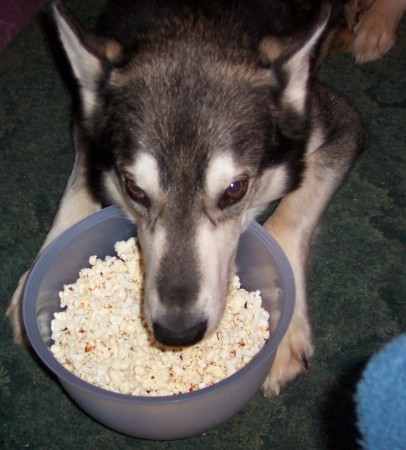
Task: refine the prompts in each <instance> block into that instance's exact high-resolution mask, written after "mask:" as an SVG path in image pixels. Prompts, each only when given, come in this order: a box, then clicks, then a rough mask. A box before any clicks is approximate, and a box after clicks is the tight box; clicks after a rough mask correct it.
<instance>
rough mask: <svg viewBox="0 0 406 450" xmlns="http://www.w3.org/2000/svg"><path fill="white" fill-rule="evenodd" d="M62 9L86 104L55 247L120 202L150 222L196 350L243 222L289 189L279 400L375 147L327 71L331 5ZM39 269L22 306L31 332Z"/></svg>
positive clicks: (165, 337) (171, 325) (173, 310)
mask: <svg viewBox="0 0 406 450" xmlns="http://www.w3.org/2000/svg"><path fill="white" fill-rule="evenodd" d="M305 4H306V5H305ZM318 4H319V2H318V1H316V2H313V5H318ZM309 5H310V6H309ZM305 6H306V7H305ZM54 9H55V17H56V22H57V25H58V29H59V34H60V38H61V41H62V43H63V46H64V48H65V51H66V54H67V56H68V59H69V61H70V64H71V67H72V70H73V74H74V76H75V78H76V79H77V81H78V85H79V91H80V101H81V112H80V113H79V116H78V119H77V120H76V124H75V127H74V141H75V146H76V152H77V153H76V160H75V164H74V168H73V171H72V175H71V177H70V179H69V182H68V185H67V188H66V190H65V193H64V195H63V198H62V200H61V203H60V207H59V210H58V213H57V216H56V218H55V221H54V223H53V226H52V229H51V231H50V233H49V235H48V237H47V239H46V241H45V243H44V245H43V248H45V247H46V246H47V245H48V244H49V243H50V242H51V241H52V240H53V239H55V237H56V236H58V235H59V234H60V233H61V232H62V231H64V230H65V229H67V228H68V227H70V226H71V225H73V224H74V223H75V222H77V221H78V220H80V219H82V218H84V217H86V216H88V215H89V214H91V213H93V212H95V211H97V210H99V209H100V208H102V206H103V205H105V204H109V203H113V204H117V205H119V206H120V207H121V208H122V209H123V210H124V211H125V212H126V214H127V216H128V217H129V218H130V220H132V221H134V222H135V223H136V224H137V226H138V231H139V238H140V243H141V247H142V249H143V253H144V257H145V263H146V270H147V280H146V298H145V303H146V315H147V318H148V321H149V324H150V326H151V328H152V330H153V331H154V333H155V336H156V337H157V339H158V340H160V341H162V342H164V343H167V344H170V345H187V344H193V343H194V342H197V341H198V340H200V339H202V338H203V337H204V336H205V335H207V334H208V333H210V332H211V331H212V330H213V329H214V327H215V326H216V324H217V323H218V321H219V319H220V317H221V315H222V312H223V308H224V302H225V297H226V292H227V289H228V284H229V281H230V277H231V276H232V274H233V271H234V257H235V253H236V248H237V245H238V241H239V237H240V234H241V232H242V231H243V230H244V228H245V227H246V226H247V224H248V223H249V222H250V221H251V220H253V219H254V218H255V217H256V216H257V215H258V214H259V213H260V212H261V211H263V210H264V209H265V208H266V207H267V205H268V204H269V203H270V202H272V201H274V200H278V199H281V200H280V202H279V204H278V206H277V208H276V210H275V211H274V213H273V215H272V216H271V217H270V218H269V220H268V221H267V222H266V223H265V227H266V228H267V230H268V231H269V232H270V233H272V234H273V235H274V237H275V238H276V239H277V240H278V241H279V243H280V244H281V245H282V247H283V249H284V250H285V252H286V254H287V256H288V258H289V260H290V263H291V265H292V268H293V271H294V276H295V281H296V287H297V294H296V305H295V310H294V315H293V319H292V323H291V325H290V327H289V330H288V332H287V334H286V336H285V338H284V340H283V342H282V343H281V345H280V348H279V349H278V352H277V355H276V358H275V361H274V364H273V368H272V371H271V373H270V374H269V376H268V378H267V380H266V382H265V384H264V393H265V395H271V394H278V393H279V392H280V390H281V388H282V387H284V386H285V384H286V383H287V382H288V381H289V380H291V379H293V378H294V377H295V376H296V375H297V374H298V373H300V372H302V371H303V370H305V368H307V364H308V363H307V361H308V359H309V358H310V357H311V356H312V354H313V344H312V337H311V329H310V326H309V322H308V317H307V308H306V283H305V269H306V261H307V259H308V253H309V247H310V243H311V239H312V235H313V232H314V230H315V227H316V226H317V224H318V221H319V218H320V216H321V215H322V213H323V211H324V210H325V208H326V206H327V205H328V203H329V201H330V199H331V197H332V196H333V194H334V193H335V192H336V190H337V189H338V188H339V187H340V185H341V184H342V182H343V181H344V179H345V177H346V175H347V173H348V171H349V170H350V168H351V166H352V164H353V161H354V160H355V158H356V156H357V154H358V153H359V150H360V147H361V145H362V141H363V128H362V124H361V120H360V118H359V116H358V114H357V113H356V112H355V111H354V109H353V108H352V107H351V106H350V105H349V104H348V103H347V102H346V101H345V100H343V99H342V98H340V97H339V96H338V95H337V94H336V93H334V92H333V91H332V90H330V89H328V88H327V87H325V86H324V85H322V84H320V83H318V82H317V81H315V80H314V77H313V75H312V73H313V70H312V67H313V62H314V60H315V53H316V51H317V49H318V48H319V46H320V42H321V41H322V40H323V38H324V36H325V34H326V32H327V27H328V21H329V11H330V7H329V5H328V4H327V3H323V4H322V5H321V7H319V6H318V7H313V6H312V2H302V1H292V2H289V1H286V0H268V1H265V0H258V1H256V2H253V1H252V0H205V1H200V2H196V1H193V0H192V1H186V0H171V1H163V0H132V1H125V0H121V1H117V0H116V1H113V2H111V4H110V7H109V8H108V10H107V13H106V14H105V15H104V16H102V19H101V22H100V24H101V25H100V27H99V30H102V31H103V33H100V32H96V33H94V32H89V31H85V30H84V29H83V28H82V27H81V26H79V25H78V24H77V22H76V21H75V20H74V19H73V18H72V17H71V16H70V15H69V14H68V13H67V11H66V10H65V9H64V8H63V7H62V5H61V4H59V3H56V4H55V8H54ZM26 277H27V274H26V275H24V276H23V277H22V279H21V281H20V284H19V286H18V288H17V290H16V292H15V294H14V296H13V298H12V301H11V304H10V307H9V314H10V315H11V316H12V317H13V326H14V335H15V338H16V340H18V339H19V338H20V337H21V333H22V329H21V325H20V320H19V313H18V310H19V304H20V298H21V294H22V291H23V288H24V283H25V280H26ZM246 326H250V325H249V324H246Z"/></svg>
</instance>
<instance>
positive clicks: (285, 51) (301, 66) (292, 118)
mask: <svg viewBox="0 0 406 450" xmlns="http://www.w3.org/2000/svg"><path fill="white" fill-rule="evenodd" d="M329 16H330V7H329V5H328V4H326V3H324V4H323V5H322V6H321V8H320V10H319V13H318V14H317V17H316V18H315V19H314V20H313V23H312V25H310V27H309V29H308V30H307V31H306V32H305V33H303V34H301V35H300V36H299V37H297V36H296V37H295V38H292V37H290V38H286V39H284V38H279V37H273V36H272V37H271V36H269V37H266V38H264V39H263V41H262V42H261V44H260V52H261V57H262V59H263V61H264V62H265V64H266V65H267V66H268V67H269V68H270V69H271V70H272V71H273V75H274V76H273V78H274V86H275V88H274V89H275V90H274V92H273V93H274V99H275V101H276V103H277V109H278V114H279V115H280V117H279V128H280V130H281V132H282V134H284V135H286V136H287V137H290V138H293V139H299V138H301V137H303V136H304V133H305V131H306V128H307V118H308V117H307V116H308V91H309V80H310V76H311V65H312V59H313V53H314V50H315V48H316V47H317V44H318V43H319V40H320V37H321V36H322V35H323V33H324V31H325V29H326V25H327V23H328V20H329Z"/></svg>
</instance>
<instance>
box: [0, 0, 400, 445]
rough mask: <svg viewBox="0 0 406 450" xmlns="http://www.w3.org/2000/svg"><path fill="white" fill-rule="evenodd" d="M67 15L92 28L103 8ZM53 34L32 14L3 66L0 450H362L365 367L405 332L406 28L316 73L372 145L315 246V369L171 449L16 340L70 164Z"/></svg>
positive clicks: (84, 6) (67, 96) (66, 99)
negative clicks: (72, 386)
mask: <svg viewBox="0 0 406 450" xmlns="http://www.w3.org/2000/svg"><path fill="white" fill-rule="evenodd" d="M66 4H68V5H69V6H70V7H71V9H72V11H73V12H74V13H75V14H76V15H77V16H78V17H80V18H82V19H84V20H86V21H87V23H88V22H89V21H91V20H93V18H94V16H95V15H96V13H97V11H98V6H99V5H100V4H101V1H100V0H97V1H92V2H82V1H81V0H69V1H66ZM44 11H49V6H47V7H45V9H44ZM48 22H49V19H44V15H43V14H40V15H39V16H37V18H36V20H35V21H34V22H33V23H32V24H31V25H30V26H29V27H28V28H27V29H25V30H24V31H23V32H22V33H20V34H19V36H18V37H17V38H16V39H15V41H14V42H12V43H11V44H10V46H9V48H8V49H7V50H6V51H5V52H4V53H3V54H1V55H0V200H1V201H0V274H1V283H0V299H1V303H0V313H1V314H0V322H1V326H0V340H1V344H0V448H2V449H24V448H30V449H84V448H86V449H110V448H111V449H127V448H134V449H145V450H147V449H185V450H187V449H194V450H196V449H197V450H199V449H255V450H256V449H258V450H259V449H281V450H290V449H292V450H298V449H301V450H302V449H309V450H310V449H312V450H313V449H339V450H343V449H355V448H358V446H357V439H358V435H357V430H356V418H355V409H354V403H353V393H354V387H355V384H356V383H357V381H358V380H359V378H360V374H361V372H362V370H363V368H364V367H365V364H366V362H367V361H368V359H369V358H370V356H371V355H372V354H373V353H374V352H376V351H377V350H378V349H380V348H381V347H382V346H383V344H384V343H386V342H388V341H390V340H391V339H393V338H394V337H395V336H397V335H398V334H400V333H401V332H404V331H405V330H406V302H405V298H404V297H405V292H406V281H405V276H404V267H405V254H406V252H405V231H406V223H405V187H406V156H405V142H406V84H405V74H406V21H405V20H403V22H402V23H401V26H400V29H399V32H398V41H397V44H396V46H395V48H394V49H393V50H392V51H391V52H390V53H389V54H387V55H386V56H385V57H384V58H383V59H382V60H380V61H377V62H373V63H368V64H366V65H363V66H360V67H357V66H354V65H353V63H352V60H351V57H350V56H349V55H339V56H337V57H330V58H329V59H328V60H327V61H326V62H325V64H324V65H323V67H322V69H321V73H320V77H321V78H322V79H323V80H324V81H326V82H327V83H328V84H329V85H331V86H333V87H335V88H336V89H337V90H338V91H339V92H341V93H342V94H343V95H344V96H346V97H347V98H349V99H350V100H351V101H352V102H353V103H354V104H355V105H356V107H357V108H358V109H359V111H360V112H361V114H362V116H363V118H364V121H365V124H366V128H367V131H368V136H369V137H368V144H367V146H366V150H365V152H364V153H363V154H362V156H361V157H360V159H359V160H358V161H357V163H356V165H355V167H354V170H353V171H352V173H351V174H350V176H349V178H348V181H347V183H346V184H345V185H344V187H343V188H342V189H341V190H340V192H339V193H338V194H337V195H336V196H335V198H334V199H333V201H332V203H331V205H330V207H329V208H328V211H327V213H326V214H325V216H324V218H323V222H322V224H321V227H320V230H319V231H318V233H317V236H316V237H315V243H314V250H313V256H312V260H311V265H310V269H309V308H310V315H311V318H312V322H313V326H314V338H315V344H316V355H315V357H314V359H313V360H312V362H311V367H310V370H309V371H308V373H307V374H306V375H304V376H301V377H300V378H298V379H297V380H296V381H294V382H293V383H292V384H290V385H289V386H288V388H287V390H286V391H285V392H284V393H283V394H282V395H280V396H279V397H277V398H272V399H265V398H263V397H262V395H261V394H260V393H258V394H257V395H256V396H255V397H254V398H253V399H252V401H251V402H250V403H249V404H248V405H247V406H246V407H245V408H244V409H243V410H242V411H241V412H240V413H239V414H237V415H236V416H235V417H233V418H232V419H231V420H229V421H228V422H227V423H225V424H223V425H221V426H219V427H218V428H216V429H214V430H211V431H209V432H208V433H206V434H205V435H202V436H197V437H194V438H190V439H186V440H180V441H171V442H158V441H144V440H139V439H136V438H132V437H128V436H124V435H121V434H119V433H116V432H114V431H111V430H109V429H107V428H105V427H103V426H102V425H100V424H98V423H96V422H95V421H93V420H92V419H91V418H89V417H88V416H87V415H86V414H85V413H83V412H82V411H81V410H80V409H79V408H78V407H77V406H76V405H75V404H74V403H73V402H72V401H71V400H70V398H69V397H68V396H67V394H66V393H65V391H64V390H63V389H62V388H61V386H60V385H59V384H58V382H57V381H56V380H55V379H54V378H53V377H52V376H51V375H50V374H49V373H48V372H47V371H46V370H44V368H43V367H42V366H41V364H40V363H39V362H38V361H37V359H36V358H35V357H34V356H33V355H32V354H31V352H30V351H29V350H27V349H26V348H24V347H22V346H19V345H14V344H13V342H12V339H11V334H10V327H9V322H8V319H7V318H6V317H5V311H6V308H7V305H8V301H9V298H10V296H11V294H12V292H13V291H14V289H15V286H16V283H17V281H18V279H19V276H20V275H21V274H22V273H23V272H24V271H25V270H26V269H27V268H28V267H29V265H30V263H31V262H32V261H33V259H34V258H35V256H36V253H37V251H38V249H39V247H40V245H41V243H42V241H43V239H44V237H45V235H46V233H47V230H48V229H49V227H50V225H51V222H52V218H53V215H54V213H55V211H56V208H57V205H58V201H59V198H60V195H61V193H62V191H63V188H64V185H65V183H66V181H67V178H68V176H69V172H70V168H71V165H72V162H73V152H72V144H71V137H70V118H71V110H72V97H71V92H70V89H69V83H68V82H67V81H66V79H67V69H66V66H64V65H63V64H62V63H61V62H60V58H59V59H58V58H57V57H56V55H57V54H58V51H60V50H58V46H57V44H56V42H55V39H53V38H49V37H48V34H47V33H46V31H45V29H46V28H48V27H49V23H48Z"/></svg>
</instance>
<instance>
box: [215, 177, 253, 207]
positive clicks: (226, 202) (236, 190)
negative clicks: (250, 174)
mask: <svg viewBox="0 0 406 450" xmlns="http://www.w3.org/2000/svg"><path fill="white" fill-rule="evenodd" d="M247 189H248V180H238V181H233V182H232V183H231V184H230V185H229V186H228V188H227V189H226V190H225V191H224V194H223V196H222V197H221V199H220V201H219V208H220V209H225V208H227V207H228V206H231V205H234V203H237V202H239V201H240V200H241V199H242V198H243V197H244V195H245V194H246V193H247Z"/></svg>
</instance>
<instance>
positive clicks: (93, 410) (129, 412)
mask: <svg viewBox="0 0 406 450" xmlns="http://www.w3.org/2000/svg"><path fill="white" fill-rule="evenodd" d="M135 233H136V229H135V227H134V225H133V224H131V223H130V222H129V221H128V220H127V219H126V217H125V216H124V214H123V213H122V212H121V211H120V210H119V209H118V208H117V207H109V208H106V209H104V210H102V211H100V212H98V213H96V214H93V215H92V216H89V217H88V218H86V219H84V220H83V221H81V222H79V223H78V224H76V225H74V226H73V227H72V228H70V229H69V230H67V231H66V232H65V233H63V234H62V235H61V236H60V237H58V238H57V239H56V240H55V241H54V242H53V243H52V244H51V245H50V246H49V247H48V248H46V249H45V251H44V252H43V253H42V255H41V256H40V257H39V258H38V259H37V261H36V263H35V265H34V267H33V269H32V272H31V275H30V277H29V279H28V282H27V286H26V289H25V294H24V301H23V318H24V324H25V328H26V331H27V336H28V338H29V340H30V342H31V345H32V347H33V348H34V350H35V351H36V353H37V354H38V356H39V357H40V358H41V360H42V361H43V362H44V363H45V365H46V366H47V367H48V368H49V370H51V372H53V373H54V374H55V375H56V376H57V377H58V379H59V380H60V382H61V384H62V385H63V387H64V388H65V389H66V391H67V392H68V394H69V395H70V396H71V397H72V399H73V400H74V401H75V402H76V403H77V404H78V405H79V406H80V407H81V408H82V409H83V410H84V411H85V412H86V413H87V414H88V415H89V416H91V417H93V418H94V419H96V420H97V421H99V422H100V423H102V424H104V425H106V426H107V427H110V428H112V429H113V430H116V431H119V432H121V433H125V434H128V435H131V436H136V437H140V438H145V439H180V438H185V437H189V436H193V435H196V434H199V433H203V432H206V431H208V430H209V429H211V428H213V427H215V426H217V425H220V424H221V423H223V422H225V421H226V420H228V419H229V418H231V417H232V416H233V415H235V414H236V413H237V412H238V411H240V410H241V409H242V408H243V407H244V406H245V405H246V404H247V403H248V401H249V400H250V399H251V398H252V397H253V396H254V395H255V394H256V393H257V392H258V390H259V389H260V388H261V386H262V384H263V382H264V380H265V378H266V376H267V374H268V373H269V371H270V369H271V366H272V363H273V360H274V357H275V353H276V350H277V348H278V345H279V343H280V342H281V340H282V338H283V336H284V334H285V332H286V330H287V328H288V326H289V323H290V320H291V317H292V313H293V308H294V299H295V285H294V279H293V274H292V270H291V268H290V265H289V263H288V260H287V258H286V256H285V255H284V253H283V251H282V249H281V248H280V246H279V245H278V244H277V242H276V241H275V240H274V239H273V238H272V237H271V236H270V235H269V234H268V233H267V232H266V230H264V228H263V227H261V226H260V225H258V224H257V223H252V224H251V225H250V226H249V227H248V229H247V230H246V232H245V233H244V234H243V235H242V237H241V240H240V244H239V248H238V253H237V266H238V268H239V270H238V273H239V276H240V278H241V283H242V285H243V287H244V288H245V289H248V290H257V289H259V290H260V291H261V293H262V298H263V305H264V307H265V308H266V309H268V311H270V312H271V311H272V308H274V307H275V305H274V303H272V291H273V290H274V289H275V287H277V288H281V291H282V298H281V304H282V310H281V315H280V318H279V322H278V324H277V327H276V330H275V332H274V333H273V334H272V336H271V338H270V339H269V340H268V341H267V343H266V344H265V346H264V348H263V349H262V350H261V351H260V352H259V353H258V354H257V356H255V357H254V358H253V360H252V361H251V362H250V363H249V364H248V365H247V366H245V367H244V368H243V369H241V370H240V371H238V372H237V373H235V374H234V375H232V376H231V377H229V378H227V379H225V380H223V381H221V382H219V383H217V384H215V385H213V386H210V387H207V388H205V389H201V390H198V391H195V392H191V393H187V394H181V395H177V396H163V397H133V396H126V395H123V394H117V393H114V392H109V391H106V390H104V389H101V388H98V387H96V386H93V385H91V384H89V383H87V382H85V381H83V380H81V379H79V378H77V377H76V376H75V375H73V374H72V373H70V372H69V371H68V370H66V369H65V368H64V367H63V366H62V365H61V364H60V363H59V362H58V361H57V360H56V359H55V358H54V357H53V355H52V353H51V351H50V346H51V344H52V341H51V321H52V319H53V315H54V313H55V312H57V311H60V310H61V308H60V306H59V304H58V303H59V299H58V292H59V291H61V290H62V289H63V285H64V284H67V283H72V282H75V281H76V279H77V277H78V273H79V270H80V269H81V268H83V267H87V266H89V262H88V260H89V256H90V255H94V254H96V255H97V256H98V257H100V258H104V257H105V256H106V255H113V254H114V248H113V246H114V243H115V242H116V241H118V240H123V239H128V238H129V237H131V236H133V235H134V234H135ZM272 273H275V274H276V285H275V284H274V283H275V281H274V280H273V278H274V277H272V276H270V275H269V274H272ZM247 326H249V324H247ZM50 407H51V405H50Z"/></svg>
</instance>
